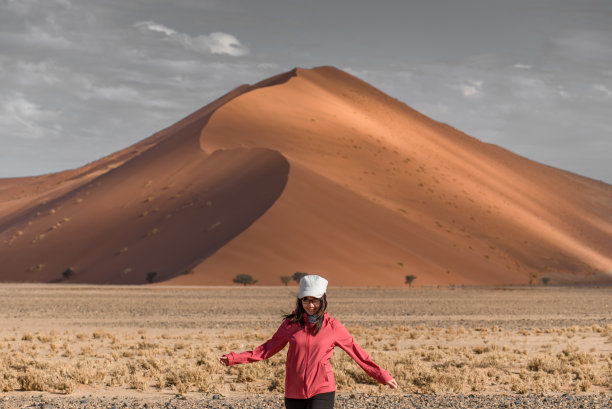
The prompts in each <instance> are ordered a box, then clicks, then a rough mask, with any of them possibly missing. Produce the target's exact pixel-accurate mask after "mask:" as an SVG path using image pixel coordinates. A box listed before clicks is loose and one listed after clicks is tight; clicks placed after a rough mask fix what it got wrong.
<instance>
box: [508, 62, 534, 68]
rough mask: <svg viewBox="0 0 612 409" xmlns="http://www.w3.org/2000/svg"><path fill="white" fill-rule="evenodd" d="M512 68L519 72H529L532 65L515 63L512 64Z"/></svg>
mask: <svg viewBox="0 0 612 409" xmlns="http://www.w3.org/2000/svg"><path fill="white" fill-rule="evenodd" d="M512 68H518V69H520V70H530V69H532V68H533V65H528V64H521V63H517V64H514V65H513V66H512Z"/></svg>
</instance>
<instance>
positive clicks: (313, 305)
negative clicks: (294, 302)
mask: <svg viewBox="0 0 612 409" xmlns="http://www.w3.org/2000/svg"><path fill="white" fill-rule="evenodd" d="M302 307H304V311H306V314H308V315H315V314H316V313H317V312H319V310H320V309H321V299H320V298H314V297H304V298H302Z"/></svg>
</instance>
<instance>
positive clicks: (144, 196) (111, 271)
mask: <svg viewBox="0 0 612 409" xmlns="http://www.w3.org/2000/svg"><path fill="white" fill-rule="evenodd" d="M191 156H192V157H190V158H184V159H186V162H177V161H170V162H167V161H154V162H152V163H146V161H144V160H143V162H144V163H142V164H138V163H136V164H130V166H129V167H127V168H126V169H123V170H126V171H122V169H116V170H115V171H114V172H110V173H108V174H106V175H104V176H102V177H100V178H98V179H96V181H95V182H93V183H91V184H89V185H86V186H84V187H83V188H81V189H79V190H77V191H74V192H70V193H69V194H67V195H64V196H62V197H61V198H58V199H56V200H54V201H53V202H50V203H47V204H44V205H39V206H36V207H35V208H33V209H31V210H30V211H29V212H26V213H24V214H22V215H21V216H20V217H19V219H17V220H12V221H11V222H12V223H11V224H12V225H13V226H19V230H17V232H15V233H13V235H12V236H11V243H10V245H7V244H6V243H5V245H4V246H2V247H0V254H2V255H1V257H2V259H3V260H5V261H6V260H8V262H4V263H3V264H4V266H3V272H4V271H6V272H9V271H13V272H14V273H13V274H11V275H9V274H5V275H4V276H3V279H4V280H11V281H56V280H59V279H61V278H62V274H61V273H62V272H63V271H65V270H66V269H67V268H68V267H70V268H72V269H73V270H74V271H75V274H74V276H73V277H72V278H71V279H70V280H71V281H76V282H93V283H144V282H145V279H146V274H147V273H148V272H156V273H157V275H156V280H165V279H168V278H170V277H173V276H176V275H178V274H182V273H185V272H189V271H190V270H191V268H192V267H194V266H196V265H197V264H199V262H201V261H202V260H203V259H205V258H206V257H208V256H209V255H210V254H212V253H214V252H215V251H217V250H218V249H219V248H221V247H222V246H223V245H225V244H226V243H227V242H228V241H230V240H231V239H232V238H234V237H235V236H237V235H239V234H240V233H241V232H242V231H244V230H245V229H247V228H248V227H249V226H250V225H251V224H252V223H253V222H254V221H255V220H257V218H259V217H260V216H261V215H262V214H263V213H264V212H265V211H266V210H267V209H268V208H269V207H270V206H271V205H272V204H273V203H274V201H275V200H276V199H277V198H278V197H279V195H280V194H281V192H282V190H283V188H284V186H285V184H286V182H287V176H288V172H289V164H288V162H287V161H286V160H285V158H283V156H282V155H280V154H279V153H278V152H274V151H271V150H266V149H235V150H227V151H217V152H214V153H212V154H211V155H206V154H204V153H202V152H198V151H197V150H196V151H193V152H192V155H191ZM196 156H197V157H198V158H195V157H196ZM187 159H188V160H187ZM149 178H151V179H149ZM5 230H11V229H6V223H5ZM13 230H14V229H13Z"/></svg>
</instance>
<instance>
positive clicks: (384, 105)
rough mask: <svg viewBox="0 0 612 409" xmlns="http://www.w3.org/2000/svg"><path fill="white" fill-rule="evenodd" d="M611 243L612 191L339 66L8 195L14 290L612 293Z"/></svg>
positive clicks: (238, 96)
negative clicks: (253, 286)
mask: <svg viewBox="0 0 612 409" xmlns="http://www.w3.org/2000/svg"><path fill="white" fill-rule="evenodd" d="M289 168H291V172H289ZM611 241H612V187H611V186H609V185H606V184H604V183H601V182H596V181H593V180H590V179H587V178H583V177H580V176H578V175H574V174H571V173H568V172H565V171H562V170H559V169H554V168H550V167H547V166H544V165H541V164H538V163H535V162H533V161H530V160H527V159H525V158H522V157H519V156H517V155H514V154H512V153H511V152H508V151H506V150H504V149H502V148H500V147H497V146H494V145H489V144H484V143H482V142H479V141H477V140H476V139H474V138H472V137H470V136H468V135H465V134H463V133H461V132H459V131H457V130H456V129H453V128H451V127H449V126H447V125H445V124H442V123H439V122H436V121H434V120H432V119H430V118H427V117H425V116H423V115H421V114H420V113H418V112H416V111H414V110H412V109H411V108H409V107H408V106H406V105H404V104H403V103H400V102H399V101H397V100H395V99H393V98H391V97H389V96H388V95H385V94H383V93H382V92H380V91H379V90H377V89H375V88H373V87H371V86H370V85H368V84H367V83H365V82H363V81H361V80H359V79H357V78H355V77H353V76H351V75H349V74H346V73H344V72H342V71H340V70H337V69H335V68H332V67H321V68H315V69H313V70H302V69H295V70H292V71H290V72H287V73H284V74H279V75H277V76H275V77H272V78H269V79H267V80H263V81H261V82H260V83H257V84H255V85H253V86H242V87H238V88H236V89H235V90H233V91H231V92H230V93H228V94H227V95H225V96H223V97H221V98H219V99H218V100H216V101H214V102H212V103H211V104H209V105H207V106H205V107H203V108H202V109H200V110H198V111H196V112H194V113H193V114H191V115H189V116H187V117H186V118H185V119H183V120H181V121H179V122H177V123H176V124H174V125H172V126H170V127H168V128H166V129H164V130H162V131H160V132H158V133H157V134H155V135H153V136H151V137H149V138H147V139H144V140H143V141H141V142H139V143H137V144H135V145H133V146H131V147H129V148H126V149H124V150H122V151H120V152H117V153H115V154H112V155H109V156H107V157H105V158H102V159H100V160H99V161H96V162H94V163H91V164H89V165H87V166H84V167H82V168H79V169H75V170H70V171H66V172H60V173H57V174H53V175H45V176H40V177H34V178H22V179H7V180H0V257H2V259H3V260H5V259H6V260H9V262H8V263H6V264H5V266H4V268H3V270H2V272H1V276H0V280H5V281H53V280H57V279H60V278H61V272H62V271H64V270H65V269H67V268H68V267H71V268H73V269H74V271H75V272H76V273H75V275H74V276H73V277H72V278H70V280H71V281H79V282H92V283H142V282H144V281H145V276H146V274H147V273H148V272H156V273H157V276H156V280H157V281H160V280H168V281H166V282H168V283H171V284H186V285H189V284H204V285H205V284H230V283H231V282H232V278H233V277H234V276H236V275H237V274H241V273H248V274H251V275H253V276H254V277H255V278H256V279H257V280H259V283H261V284H280V280H279V277H280V276H282V275H291V274H293V273H294V272H296V271H306V272H310V273H322V274H325V275H326V276H327V277H328V278H329V279H330V282H332V283H334V284H336V285H403V283H404V277H405V276H406V275H415V276H417V281H415V284H417V285H436V284H485V285H494V284H525V283H529V282H531V283H539V282H540V280H541V279H542V278H544V277H546V278H549V279H551V282H552V283H571V282H605V281H609V280H610V279H611V277H610V275H611V272H612V247H611V246H609V243H610V242H611ZM185 272H190V274H184V273H185Z"/></svg>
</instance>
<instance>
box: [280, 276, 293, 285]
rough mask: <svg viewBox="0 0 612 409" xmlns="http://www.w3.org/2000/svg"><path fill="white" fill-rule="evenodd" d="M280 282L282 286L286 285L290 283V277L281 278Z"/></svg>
mask: <svg viewBox="0 0 612 409" xmlns="http://www.w3.org/2000/svg"><path fill="white" fill-rule="evenodd" d="M280 280H281V282H282V283H283V284H285V285H287V284H289V282H290V281H291V276H281V278H280Z"/></svg>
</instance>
